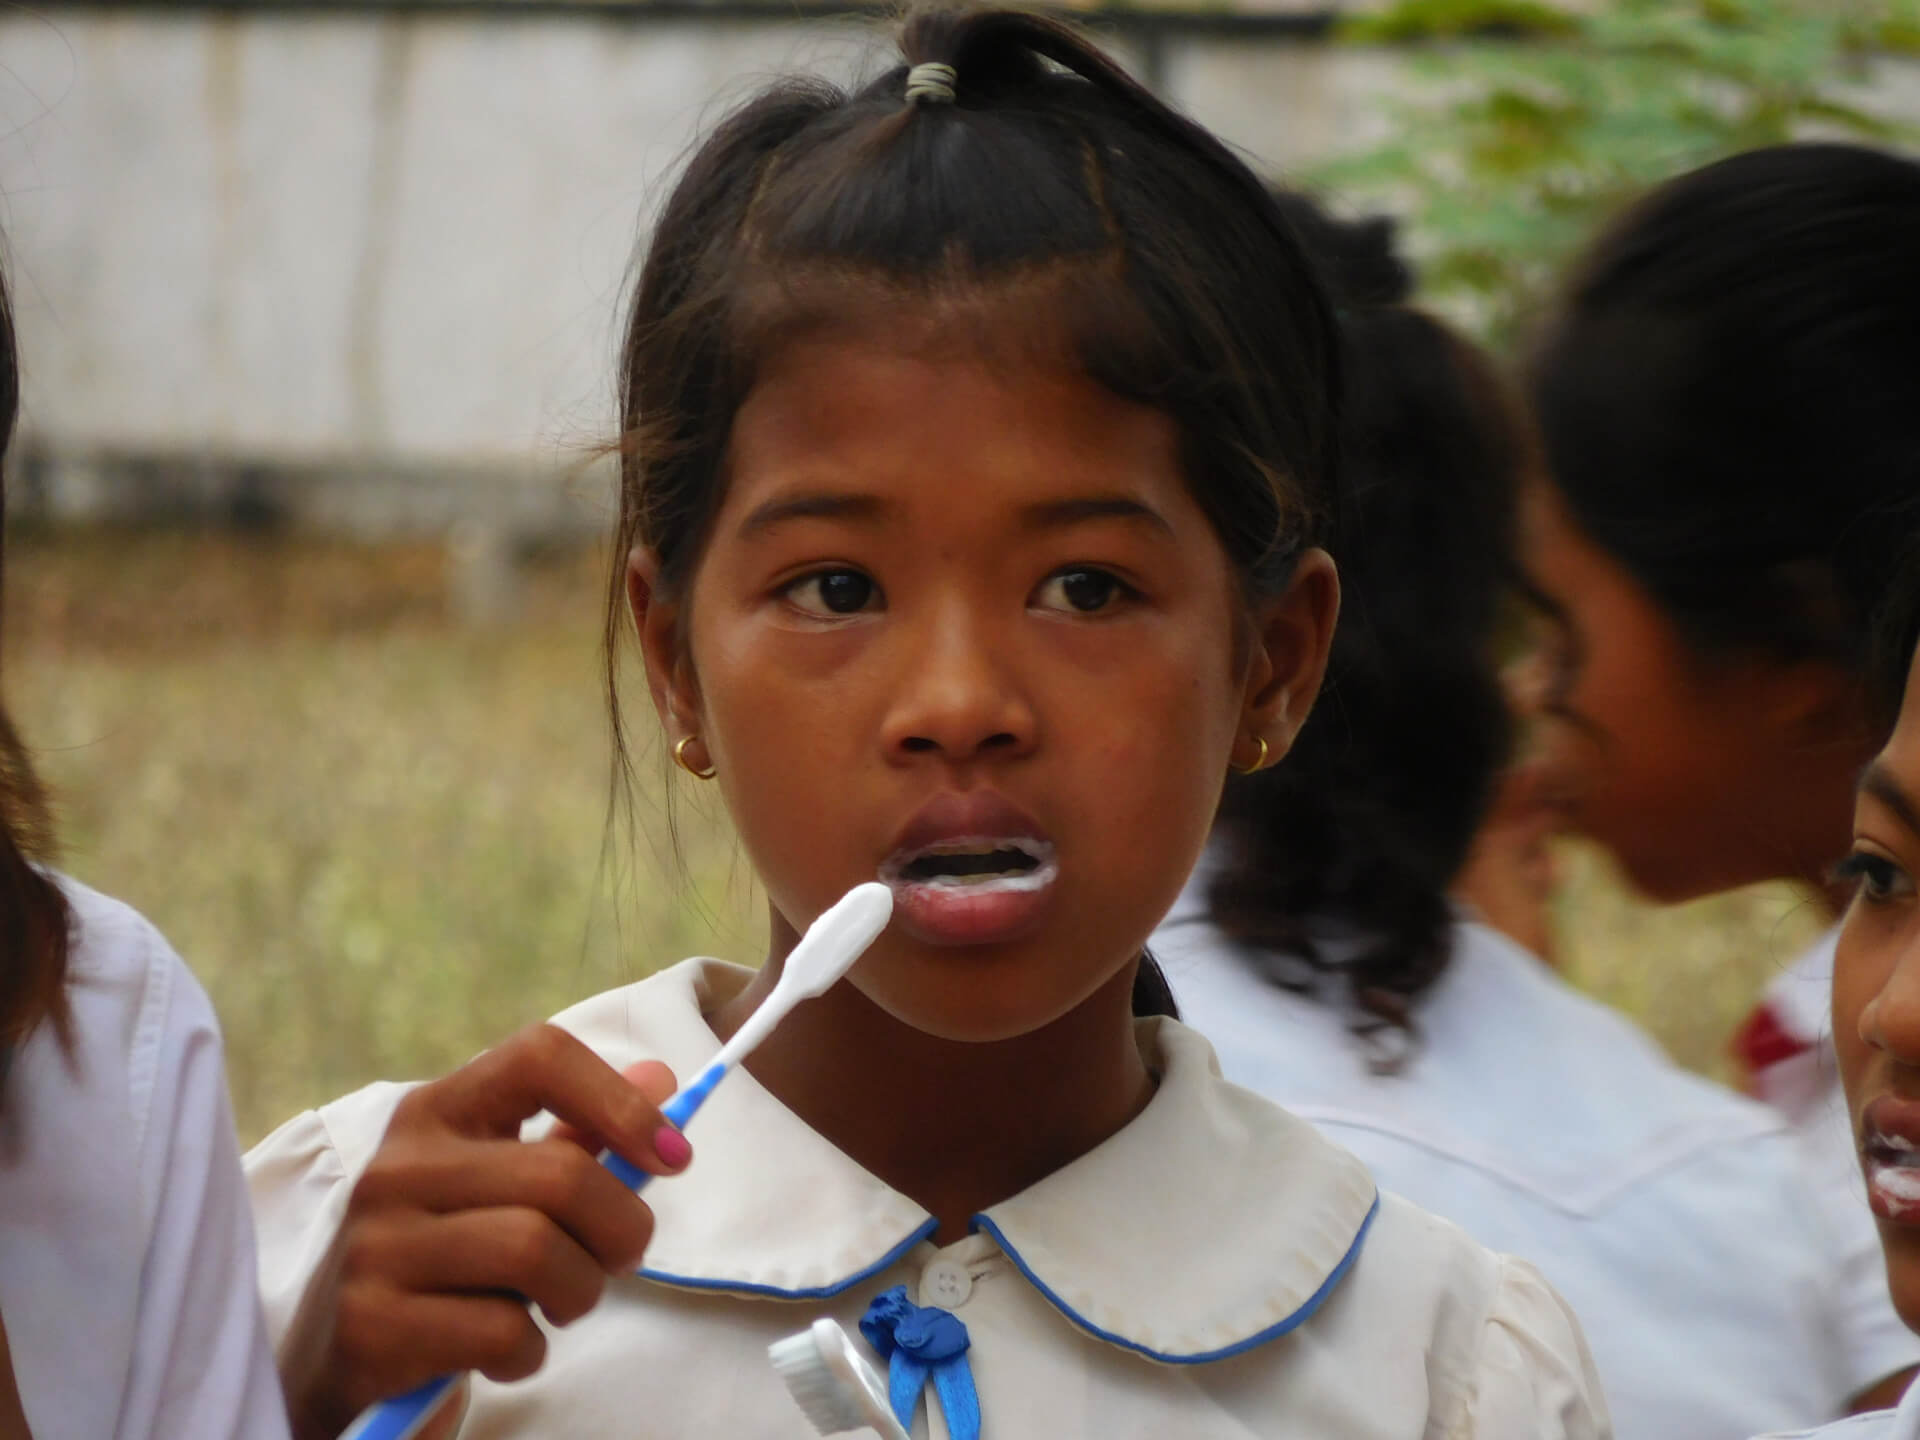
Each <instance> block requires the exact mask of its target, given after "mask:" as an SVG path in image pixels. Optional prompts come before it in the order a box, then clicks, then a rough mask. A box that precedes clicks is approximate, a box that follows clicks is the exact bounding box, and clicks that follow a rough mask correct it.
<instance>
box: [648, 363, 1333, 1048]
mask: <svg viewBox="0 0 1920 1440" xmlns="http://www.w3.org/2000/svg"><path fill="white" fill-rule="evenodd" d="M1330 583H1331V582H1330V577H1329V584H1330ZM690 590H691V593H690V595H689V597H688V602H687V603H688V605H689V607H690V609H689V612H688V613H687V614H686V615H685V616H684V617H683V620H684V624H685V630H684V634H685V637H686V639H685V643H684V649H683V650H682V655H683V656H684V657H685V658H684V660H683V664H685V665H686V667H687V673H685V674H683V675H682V676H681V677H680V679H679V680H678V681H677V682H676V689H675V694H676V695H677V697H678V698H676V699H672V700H670V701H665V702H663V704H664V705H665V706H666V708H669V709H677V710H679V711H680V714H679V716H678V718H679V720H680V722H681V723H682V724H683V726H685V727H686V728H697V730H698V733H699V734H700V735H701V736H702V738H703V739H704V741H705V744H706V748H707V750H708V752H709V753H710V755H711V757H712V760H713V763H714V764H715V765H716V766H717V768H718V770H719V784H720V786H721V787H722V789H723V790H724V792H725V795H726V802H727V806H728V809H729V810H730V811H731V813H732V815H733V818H734V820H735V822H736V824H737V826H738V828H739V831H740V834H741V837H742V839H743V841H744V843H745V845H746V847H747V849H748V851H749V852H750V854H751V856H752V858H753V862H754V866H755V869H756V871H757V873H758V874H759V876H760V878H761V880H762V881H763V883H764V884H765V886H766V888H767V891H768V894H769V896H770V898H771V900H772V902H773V905H774V907H775V909H776V910H777V911H778V913H779V915H780V916H781V917H783V918H784V919H785V920H786V922H787V923H788V924H789V925H791V926H792V927H793V929H795V930H799V929H802V928H804V927H805V925H806V923H807V922H808V921H809V920H811V918H812V917H814V916H815V915H817V914H818V913H819V912H820V911H822V910H823V909H825V908H826V907H827V906H828V905H829V904H831V903H832V902H833V901H834V900H836V899H837V898H839V896H840V895H841V894H842V893H843V892H844V891H845V890H847V889H848V888H849V887H850V886H852V885H854V884H857V883H859V882H861V881H865V880H872V879H874V878H875V877H876V876H878V877H880V878H882V879H885V880H887V881H888V882H889V883H890V884H892V885H893V886H894V892H895V897H896V907H895V919H894V923H893V925H892V927H891V929H890V930H889V931H888V933H887V934H886V935H885V936H884V937H883V938H882V940H881V941H880V943H879V944H878V945H876V946H875V948H874V949H873V950H872V951H870V952H869V953H868V955H867V956H866V957H865V958H864V959H863V960H862V961H861V963H860V965H859V966H858V967H857V968H856V969H855V971H854V974H853V981H854V983H855V984H856V985H858V986H859V987H860V988H861V990H862V991H863V992H864V993H865V994H866V995H867V996H868V997H869V998H871V999H872V1000H873V1001H874V1002H875V1003H877V1004H878V1005H880V1006H881V1007H882V1008H883V1009H885V1010H887V1011H888V1012H889V1013H891V1014H892V1015H894V1016H895V1017H896V1018H897V1019H899V1020H901V1021H903V1022H905V1023H907V1024H910V1025H912V1026H914V1027H915V1028H917V1029H920V1030H922V1031H925V1032H928V1033H932V1034H936V1035H940V1036H943V1037H945V1038H949V1039H956V1040H973V1041H985V1040H994V1039H1001V1038H1007V1037H1010V1036H1013V1035H1018V1034H1023V1033H1027V1032H1029V1031H1032V1030H1035V1029H1038V1028H1039V1027H1041V1026H1043V1025H1045V1024H1048V1023H1050V1022H1051V1021H1053V1020H1055V1019H1057V1018H1059V1017H1060V1016H1061V1015H1063V1014H1065V1013H1067V1012H1068V1011H1069V1010H1071V1009H1073V1008H1074V1007H1076V1006H1077V1005H1079V1004H1080V1003H1081V1002H1082V1001H1084V1000H1086V999H1087V998H1088V997H1089V996H1090V995H1092V994H1093V993H1094V992H1095V991H1096V990H1097V989H1098V988H1100V987H1101V986H1102V985H1103V984H1105V983H1107V982H1109V981H1111V980H1113V979H1114V977H1115V976H1116V975H1117V974H1118V972H1119V971H1120V970H1121V969H1122V968H1123V967H1124V966H1125V965H1126V964H1127V963H1128V962H1129V961H1130V960H1131V959H1132V958H1133V956H1135V955H1136V954H1137V953H1138V952H1139V949H1140V947H1141V945H1142V944H1143V943H1144V942H1145V941H1146V939H1147V937H1148V935H1149V934H1150V933H1151V931H1152V929H1153V927H1154V925H1155V924H1156V923H1157V922H1158V921H1159V920H1160V918H1161V917H1162V916H1163V915H1164V914H1165V913H1166V911H1167V909H1168V908H1169V906H1170V905H1171V904H1172V902H1173V900H1174V898H1175V896H1176V895H1177V894H1178V892H1179V889H1180V886H1181V884H1182V883H1183V881H1184V880H1185V879H1186V876H1187V873H1188V871H1189V869H1190V868H1191V866H1192V864H1193V862H1194V860H1195V859H1196V858H1197V857H1198V855H1199V852H1200V849H1201V847H1202V845H1203V843H1204V841H1205V837H1206V834H1207V831H1208V827H1209V823H1210V822H1211V820H1212V817H1213V813H1214V808H1215V806H1216V804H1217V802H1218V799H1219V794H1220V788H1221V784H1222V781H1223V778H1224V775H1225V771H1226V767H1227V764H1228V761H1229V758H1230V757H1232V758H1236V759H1238V760H1239V761H1240V763H1246V762H1247V761H1249V760H1251V759H1252V758H1253V754H1254V752H1255V746H1254V744H1253V741H1252V739H1251V732H1250V731H1249V730H1248V728H1247V726H1248V695H1249V693H1250V691H1254V690H1260V689H1261V688H1262V686H1263V685H1264V686H1265V691H1266V693H1268V694H1269V697H1271V693H1272V691H1273V689H1274V687H1273V685H1272V684H1270V683H1267V680H1268V679H1269V678H1270V677H1269V676H1268V674H1267V671H1268V669H1269V668H1270V667H1268V666H1267V665H1266V661H1265V659H1264V657H1266V656H1267V655H1268V654H1269V653H1271V649H1270V647H1269V646H1265V645H1262V644H1260V643H1259V641H1260V640H1261V638H1262V632H1261V629H1260V626H1259V625H1258V624H1256V625H1254V626H1252V627H1248V626H1245V625H1240V626H1238V627H1237V626H1236V621H1237V620H1238V619H1240V612H1241V605H1240V602H1239V600H1238V598H1237V587H1236V580H1235V576H1234V574H1233V572H1232V569H1231V567H1230V564H1229V561H1228V558H1227V556H1226V554H1225V551H1224V550H1223V548H1222V547H1221V545H1220V543H1219V542H1218V540H1217V538H1216V537H1215V535H1214V532H1213V530H1212V527H1211V526H1210V524H1209V523H1208V520H1207V518H1206V516H1205V515H1204V513H1203V512H1202V511H1201V510H1200V508H1199V506H1198V505H1197V504H1196V503H1195V501H1194V499H1193V498H1192V496H1191V495H1190V494H1189V492H1188V490H1187V487H1186V485H1185V483H1184V482H1183V479H1182V476H1181V471H1180V468H1179V464H1178V455H1177V441H1176V432H1175V429H1174V426H1173V425H1172V423H1171V422H1170V421H1169V420H1168V419H1167V418H1166V417H1165V416H1163V415H1161V414H1159V413H1158V412H1156V411H1152V410H1149V409H1146V408H1143V407H1140V406H1135V405H1130V404H1128V403H1126V402H1124V401H1122V400H1120V399H1118V398H1116V397H1114V396H1113V395H1111V394H1110V393H1108V392H1107V391H1105V390H1103V389H1101V388H1099V387H1098V386H1096V385H1094V384H1093V383H1091V382H1089V381H1086V380H1084V379H1081V378H1078V377H1073V376H1068V375H1063V374H1057V373H1049V372H1041V371H1037V370H1021V371H1006V370H994V369H990V368H987V367H986V366H985V365H983V364H981V363H978V362H975V361H971V360H968V359H966V358H964V357H946V358H928V357H925V356H915V355H913V354H906V353H896V352H894V351H891V350H887V349H883V348H872V347H868V346H863V345H858V344H854V343H851V342H842V343H834V342H828V341H817V342H811V343H806V342H802V343H796V344H795V345H793V346H790V347H789V348H787V349H786V350H785V351H783V352H781V353H780V354H779V355H778V356H777V357H776V360H775V363H774V364H773V365H772V366H771V367H770V368H769V369H767V370H765V371H763V373H762V375H761V377H760V378H759V380H758V382H757V383H756V385H755V388H754V389H753V391H752V393H751V394H750V396H749V397H748V399H747V401H746V403H745V405H744V406H743V407H742V408H741V410H740V412H739V414H738V416H737V417H736V419H735V424H734V430H733V436H732V443H731V449H730V452H729V475H728V490H727V495H726V498H725V501H724V504H723V505H722V507H721V509H720V511H719V514H718V516H717V517H716V519H715V522H714V525H713V528H712V531H711V534H710V537H709V539H708V541H707V547H706V550H705V552H704V554H703V556H702V558H701V560H700V563H699V566H698V569H697V571H696V573H695V577H694V579H693V581H692V583H691V587H690ZM1325 619H1326V621H1327V628H1330V626H1331V616H1330V615H1328V616H1326V617H1325ZM1310 631H1311V626H1307V627H1304V628H1303V631H1302V633H1303V634H1307V633H1309V632H1310ZM1236 634H1238V635H1240V636H1241V637H1242V641H1243V643H1241V644H1239V645H1236V643H1235V637H1236ZM1249 638H1250V639H1251V641H1252V642H1253V643H1251V644H1249V643H1246V641H1247V640H1248V639H1249ZM1314 643H1315V642H1314V641H1313V640H1312V638H1311V635H1310V634H1309V638H1308V639H1307V640H1306V641H1305V642H1303V644H1302V646H1301V647H1300V648H1301V650H1302V651H1303V653H1302V655H1300V656H1299V657H1298V658H1297V660H1295V659H1288V658H1286V657H1285V656H1283V657H1282V660H1281V664H1282V667H1283V668H1284V667H1285V666H1287V665H1293V666H1294V667H1295V668H1296V669H1299V670H1300V674H1299V676H1298V677H1295V679H1296V684H1295V689H1294V697H1295V699H1296V700H1297V701H1298V703H1297V705H1295V706H1294V709H1295V711H1296V712H1304V708H1305V705H1306V704H1308V703H1310V702H1311V698H1312V689H1313V687H1314V685H1315V684H1316V683H1317V678H1318V666H1319V662H1320V658H1321V657H1320V656H1318V655H1314V654H1312V653H1310V652H1311V651H1312V650H1313V648H1314ZM1281 649H1282V650H1284V649H1285V646H1284V645H1283V646H1282V647H1281ZM1249 651H1251V652H1252V653H1253V658H1252V659H1251V660H1250V659H1249V654H1248V652H1249ZM656 668H657V666H656ZM1281 678H1282V679H1283V680H1284V679H1285V678H1287V677H1284V676H1283V677H1281ZM658 694H659V692H658V686H657V685H656V698H658ZM1298 719H1299V713H1295V714H1294V715H1293V716H1292V719H1291V721H1290V722H1289V723H1290V724H1292V725H1297V723H1298ZM1284 728H1285V726H1284V725H1276V726H1274V728H1273V729H1270V730H1268V731H1267V732H1266V733H1268V735H1269V738H1270V740H1279V739H1283V738H1285V737H1284V736H1282V735H1281V734H1280V733H1279V731H1280V730H1282V729H1284ZM1286 734H1287V735H1290V734H1291V730H1290V729H1287V730H1286Z"/></svg>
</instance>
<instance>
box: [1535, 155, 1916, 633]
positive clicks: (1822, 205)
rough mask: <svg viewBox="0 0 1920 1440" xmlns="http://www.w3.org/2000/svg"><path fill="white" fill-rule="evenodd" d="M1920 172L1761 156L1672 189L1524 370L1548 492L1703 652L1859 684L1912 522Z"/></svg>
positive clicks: (1615, 236) (1624, 230)
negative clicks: (1835, 675)
mask: <svg viewBox="0 0 1920 1440" xmlns="http://www.w3.org/2000/svg"><path fill="white" fill-rule="evenodd" d="M1916 257H1920V165H1916V164H1914V163H1913V162H1911V161H1909V160H1904V159H1901V158H1898V157H1896V156H1893V155H1888V154H1883V153H1881V152H1879V151H1875V150H1871V149H1867V148H1864V147H1861V146H1857V145H1840V144H1818V145H1815V144H1808V145H1785V146H1775V147H1772V148H1769V149H1763V150H1755V151H1752V152H1750V153H1748V154H1744V155H1737V156H1735V157H1733V158H1732V159H1729V160H1723V161H1720V162H1719V163H1717V164H1713V165H1708V166H1706V167H1705V168H1703V169H1700V170H1695V171H1693V172H1692V173H1690V174H1687V175H1683V176H1681V177H1680V178H1678V179H1676V180H1673V181H1670V182H1668V183H1667V184H1664V185H1662V186H1660V187H1658V188H1657V189H1655V190H1654V191H1653V192H1652V193H1651V194H1650V195H1648V196H1647V197H1646V198H1645V199H1644V200H1643V201H1641V202H1640V203H1639V204H1638V205H1636V206H1634V207H1633V208H1632V209H1631V210H1629V211H1628V212H1627V214H1626V215H1625V216H1624V217H1622V219H1621V220H1620V221H1619V222H1618V223H1617V224H1616V225H1614V226H1613V227H1612V228H1611V229H1610V230H1609V231H1607V232H1606V233H1605V234H1603V235H1602V237H1601V238H1600V239H1599V241H1598V242H1597V243H1596V244H1595V246H1594V247H1593V249H1592V250H1591V252H1590V253H1589V254H1588V255H1587V257H1586V258H1585V260H1584V261H1583V262H1582V263H1581V264H1580V265H1579V266H1578V267H1577V268H1576V269H1575V271H1574V273H1573V276H1572V281H1571V284H1570V285H1569V287H1568V288H1567V291H1566V294H1565V296H1564V299H1563V300H1562V302H1561V304H1560V306H1559V308H1558V311H1557V313H1556V314H1555V316H1554V317H1553V319H1552V321H1551V323H1550V324H1549V325H1548V327H1547V328H1546V330H1545V332H1544V334H1543V337H1542V339H1541V340H1540V341H1539V343H1538V344H1537V346H1536V347H1535V349H1534V351H1533V354H1532V357H1531V360H1530V363H1529V365H1528V379H1527V384H1528V389H1529V391H1530V392H1531V398H1532V400H1533V403H1534V406H1535V409H1536V411H1537V414H1538V419H1539V425H1540V428H1541V431H1542V437H1543V441H1544V445H1545V453H1546V459H1547V464H1548V467H1549V471H1550V474H1551V477H1552V479H1553V480H1554V482H1555V483H1556V484H1557V486H1558V488H1559V490H1560V491H1561V493H1562V494H1563V495H1564V497H1565V499H1566V502H1567V506H1568V509H1569V511H1570V513H1571V514H1572V516H1573V518H1574V519H1575V521H1576V522H1577V523H1578V525H1579V526H1580V528H1581V529H1582V530H1584V531H1585V532H1586V534H1587V535H1588V536H1589V537H1590V538H1591V539H1592V540H1594V541H1595V542H1596V543H1597V544H1599V545H1600V546H1601V547H1602V548H1603V549H1605V550H1606V551H1608V552H1609V553H1611V554H1612V555H1613V556H1615V557H1616V558H1617V559H1618V560H1619V561H1620V562H1621V564H1622V565H1624V566H1625V568H1626V569H1627V571H1628V572H1629V573H1630V574H1632V575H1633V576H1634V577H1635V578H1636V580H1638V581H1639V583H1640V584H1641V585H1643V586H1644V587H1645V588H1646V589H1647V591H1648V592H1649V593H1650V594H1651V595H1652V596H1653V598H1654V599H1655V601H1656V602H1657V603H1658V604H1659V605H1660V606H1661V608H1662V609H1663V610H1664V611H1665V612H1666V613H1667V614H1668V615H1669V616H1670V618H1671V619H1672V620H1673V621H1674V623H1675V625H1676V627H1677V628H1678V629H1679V631H1680V633H1681V634H1682V636H1683V637H1684V638H1685V639H1686V640H1687V641H1688V643H1689V644H1690V645H1691V646H1692V647H1693V648H1694V650H1695V651H1696V652H1697V653H1699V654H1700V655H1702V656H1703V657H1709V658H1710V657H1714V656H1719V655H1727V654H1746V653H1759V654H1764V655H1771V656H1776V657H1780V658H1785V659H1789V660H1798V659H1808V658H1815V659H1826V660H1831V661H1834V662H1836V663H1838V664H1840V665H1842V666H1844V667H1847V668H1849V669H1853V670H1855V671H1858V670H1859V669H1860V667H1862V666H1864V665H1865V663H1866V661H1867V656H1868V649H1869V644H1870V642H1869V631H1870V627H1871V619H1872V616H1873V615H1874V613H1875V612H1876V610H1877V608H1878V606H1879V603H1880V601H1881V599H1882V598H1883V596H1884V594H1885V592H1886V589H1887V586H1888V584H1889V582H1890V580H1891V578H1892V576H1893V573H1894V571H1895V570H1896V569H1897V568H1898V565H1899V562H1900V559H1901V557H1902V555H1903V554H1904V543H1905V539H1906V537H1907V536H1908V535H1910V534H1911V533H1912V532H1913V531H1914V529H1915V526H1916V523H1920V344H1916V340H1915V337H1916V336H1920V259H1916Z"/></svg>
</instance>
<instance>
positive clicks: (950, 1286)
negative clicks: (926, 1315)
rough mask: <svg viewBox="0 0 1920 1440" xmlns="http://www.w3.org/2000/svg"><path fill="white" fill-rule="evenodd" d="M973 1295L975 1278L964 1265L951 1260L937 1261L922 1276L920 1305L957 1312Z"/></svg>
mask: <svg viewBox="0 0 1920 1440" xmlns="http://www.w3.org/2000/svg"><path fill="white" fill-rule="evenodd" d="M971 1294H973V1277H972V1276H971V1275H969V1274H967V1270H966V1267H965V1266H964V1265H956V1264H954V1262H953V1261H951V1260H935V1261H934V1262H933V1263H932V1264H930V1265H928V1266H927V1268H926V1269H925V1270H924V1271H922V1272H921V1274H920V1303H921V1304H922V1305H937V1306H939V1307H940V1308H941V1309H942V1310H957V1309H959V1308H960V1307H961V1306H962V1305H964V1304H966V1303H967V1297H968V1296H969V1295H971Z"/></svg>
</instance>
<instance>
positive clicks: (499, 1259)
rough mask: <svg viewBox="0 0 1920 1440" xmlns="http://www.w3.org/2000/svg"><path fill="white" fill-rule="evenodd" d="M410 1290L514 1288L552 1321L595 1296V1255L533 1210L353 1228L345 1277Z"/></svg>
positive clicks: (602, 1274) (566, 1318)
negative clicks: (354, 1232)
mask: <svg viewBox="0 0 1920 1440" xmlns="http://www.w3.org/2000/svg"><path fill="white" fill-rule="evenodd" d="M362 1277H364V1278H365V1279H366V1280H367V1283H369V1284H372V1285H374V1286H376V1287H385V1288H388V1289H398V1290H401V1291H406V1292H410V1293H441V1294H455V1295H458V1294H492V1295H503V1294H504V1295H514V1296H518V1297H520V1298H521V1299H523V1300H524V1301H526V1302H527V1303H530V1304H534V1305H538V1306H539V1307H540V1310H541V1313H542V1314H544V1315H545V1316H546V1317H547V1320H548V1321H549V1322H550V1323H551V1324H554V1325H570V1324H572V1323H573V1322H574V1321H575V1320H578V1319H579V1318H580V1317H581V1316H582V1315H585V1314H586V1313H587V1312H588V1311H589V1310H591V1309H592V1308H593V1307H594V1305H595V1304H596V1303H597V1302H598V1301H599V1299H600V1294H601V1291H603V1290H604V1289H605V1288H606V1283H607V1272H606V1270H605V1269H603V1268H602V1267H601V1265H600V1262H599V1260H598V1259H597V1258H596V1257H595V1256H594V1255H592V1254H590V1253H589V1252H588V1251H586V1250H585V1249H583V1248H582V1247H581V1246H580V1244H579V1243H578V1242H577V1241H576V1240H575V1239H574V1238H573V1236H572V1235H570V1234H568V1233H567V1232H566V1231H565V1230H563V1229H561V1228H560V1227H559V1226H558V1225H556V1224H554V1222H553V1221H552V1220H551V1219H549V1218H548V1217H547V1216H545V1215H543V1214H541V1213H540V1212H539V1211H538V1210H527V1209H519V1208H502V1209H492V1210H464V1211H462V1212H460V1213H459V1214H457V1215H423V1214H419V1213H417V1212H415V1213H409V1214H399V1215H393V1216H389V1217H386V1218H384V1219H382V1220H381V1221H379V1222H378V1223H375V1224H369V1225H365V1226H363V1227H361V1229H360V1231H359V1232H358V1233H356V1234H355V1235H354V1237H353V1240H352V1242H351V1248H350V1250H349V1253H348V1255H347V1257H346V1271H345V1280H346V1283H347V1284H349V1285H351V1284H353V1283H355V1281H356V1280H357V1279H360V1278H362Z"/></svg>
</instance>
